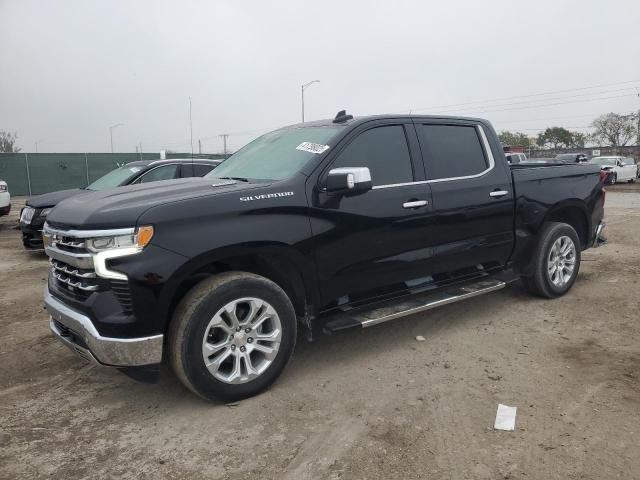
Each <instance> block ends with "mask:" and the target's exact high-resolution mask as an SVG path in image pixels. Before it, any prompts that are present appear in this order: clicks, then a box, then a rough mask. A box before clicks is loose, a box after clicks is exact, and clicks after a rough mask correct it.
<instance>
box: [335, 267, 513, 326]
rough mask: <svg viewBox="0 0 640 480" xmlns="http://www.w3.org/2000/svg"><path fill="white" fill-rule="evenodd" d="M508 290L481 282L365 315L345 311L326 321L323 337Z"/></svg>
mask: <svg viewBox="0 0 640 480" xmlns="http://www.w3.org/2000/svg"><path fill="white" fill-rule="evenodd" d="M506 286H507V283H506V282H504V281H502V280H497V279H492V280H482V281H479V282H476V283H472V284H468V285H465V286H462V287H452V288H450V289H445V290H442V291H437V292H426V293H420V294H416V295H412V296H409V297H405V298H404V299H402V300H400V301H395V302H387V303H384V304H382V305H380V306H379V307H377V308H374V309H371V310H365V311H353V312H351V311H344V312H340V313H338V314H337V315H334V317H333V318H332V319H331V320H329V321H328V322H327V323H326V324H325V325H324V327H323V330H324V332H325V333H328V334H332V333H338V332H340V331H343V330H348V329H351V328H357V327H360V328H366V327H371V326H373V325H377V324H379V323H383V322H388V321H390V320H395V319H396V318H400V317H405V316H407V315H413V314H414V313H420V312H424V311H426V310H431V309H432V308H437V307H441V306H443V305H448V304H450V303H455V302H459V301H461V300H466V299H467V298H472V297H477V296H478V295H483V294H485V293H490V292H495V291H496V290H501V289H503V288H504V287H506Z"/></svg>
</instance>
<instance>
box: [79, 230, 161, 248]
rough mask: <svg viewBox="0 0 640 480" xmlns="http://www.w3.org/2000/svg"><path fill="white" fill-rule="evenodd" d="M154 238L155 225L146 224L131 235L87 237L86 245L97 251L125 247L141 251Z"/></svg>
mask: <svg viewBox="0 0 640 480" xmlns="http://www.w3.org/2000/svg"><path fill="white" fill-rule="evenodd" d="M152 238H153V227H152V226H151V225H145V226H143V227H140V228H138V229H137V230H136V231H135V232H134V233H132V234H129V235H112V236H105V237H94V238H87V239H86V240H85V246H86V248H87V250H89V251H91V252H95V253H98V252H104V251H106V250H119V249H123V248H133V249H135V250H136V251H140V250H142V249H143V248H144V247H146V246H147V245H148V244H149V242H150V241H151V239H152Z"/></svg>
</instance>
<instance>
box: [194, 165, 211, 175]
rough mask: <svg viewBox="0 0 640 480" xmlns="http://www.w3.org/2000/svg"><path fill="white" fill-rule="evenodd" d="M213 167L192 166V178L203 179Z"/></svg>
mask: <svg viewBox="0 0 640 480" xmlns="http://www.w3.org/2000/svg"><path fill="white" fill-rule="evenodd" d="M213 167H214V165H204V164H200V165H198V164H194V165H193V176H194V177H204V176H205V175H206V174H207V173H209V172H210V171H211V170H213Z"/></svg>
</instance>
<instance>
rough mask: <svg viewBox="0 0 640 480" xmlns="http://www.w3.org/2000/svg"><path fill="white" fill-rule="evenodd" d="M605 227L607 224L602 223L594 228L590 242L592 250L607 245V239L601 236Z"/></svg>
mask: <svg viewBox="0 0 640 480" xmlns="http://www.w3.org/2000/svg"><path fill="white" fill-rule="evenodd" d="M606 226H607V224H606V223H604V222H602V221H601V222H600V223H598V226H597V227H596V231H595V233H594V234H593V240H592V241H591V245H592V246H593V247H594V248H597V247H601V246H602V245H604V244H605V243H607V239H606V238H605V237H604V235H602V232H603V231H604V228H605V227H606Z"/></svg>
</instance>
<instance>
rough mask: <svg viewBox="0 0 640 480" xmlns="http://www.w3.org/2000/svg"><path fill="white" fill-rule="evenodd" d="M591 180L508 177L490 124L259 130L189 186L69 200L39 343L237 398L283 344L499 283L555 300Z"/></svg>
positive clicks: (585, 168) (576, 248) (509, 169)
mask: <svg viewBox="0 0 640 480" xmlns="http://www.w3.org/2000/svg"><path fill="white" fill-rule="evenodd" d="M599 170H600V167H599V166H597V165H578V164H574V165H567V164H560V165H553V164H550V165H547V164H540V165H535V164H534V165H527V164H524V165H511V166H510V165H509V164H508V163H507V161H506V159H505V156H504V153H503V152H502V147H501V145H500V142H499V140H498V138H497V136H496V134H495V132H494V130H493V128H492V127H491V125H490V124H489V123H488V122H487V121H485V120H480V119H473V118H459V117H439V116H389V115H387V116H372V117H363V118H353V116H351V115H347V114H346V113H345V112H344V111H341V112H339V113H338V115H337V116H336V118H335V119H331V120H326V121H316V122H309V123H303V124H299V125H294V126H290V127H286V128H282V129H279V130H276V131H274V132H271V133H268V134H266V135H264V136H262V137H260V138H258V139H256V140H254V141H253V142H251V143H249V144H248V145H246V146H245V147H244V148H242V149H240V150H239V151H238V152H237V153H235V154H234V155H232V156H231V157H230V158H229V159H228V160H226V161H225V162H224V163H222V164H221V165H220V166H218V167H217V168H216V169H215V170H213V171H212V172H211V173H210V174H208V175H207V176H205V177H203V178H191V179H181V180H171V181H167V182H163V184H162V185H159V184H153V183H151V184H147V185H133V186H128V187H123V188H118V189H112V190H105V191H99V192H94V193H91V194H86V195H82V196H81V197H72V198H70V199H67V200H65V201H63V202H61V203H60V204H59V205H58V206H57V207H55V208H54V209H53V210H52V211H51V213H50V214H49V216H48V217H47V223H46V225H45V229H44V238H45V249H46V253H47V254H48V255H49V257H50V258H51V272H50V275H49V278H48V283H47V287H46V292H45V304H46V308H47V310H48V311H49V313H50V316H51V318H50V328H51V330H52V331H53V334H54V335H55V336H57V337H58V338H59V339H60V340H61V341H62V342H64V343H65V344H66V345H67V346H69V347H70V348H71V349H72V350H73V351H75V352H76V353H77V354H79V355H80V356H81V357H83V358H84V359H86V360H89V361H91V362H94V363H96V364H100V365H106V366H112V367H118V368H121V369H123V370H124V372H125V373H128V374H130V375H138V376H139V377H140V378H142V379H149V377H151V376H153V375H156V376H157V373H155V372H157V370H158V368H157V366H158V365H159V364H160V363H161V362H163V361H164V362H167V363H169V364H170V365H171V367H172V369H173V371H174V372H175V374H176V375H177V376H178V377H179V378H180V380H181V381H182V382H183V383H184V384H185V385H186V386H187V387H188V388H189V389H191V390H192V391H193V392H194V393H196V394H197V395H200V396H201V397H203V398H205V399H209V400H211V399H221V400H227V401H228V400H236V399H241V398H245V397H248V396H251V395H255V394H257V393H258V392H260V391H262V390H263V389H265V388H266V387H268V386H269V385H270V384H272V382H274V380H275V379H276V378H277V377H278V375H280V373H281V372H282V371H283V369H284V368H285V365H286V364H287V362H288V360H289V358H290V357H291V355H292V353H293V350H294V346H295V344H296V339H297V338H298V333H299V332H300V336H301V337H302V338H304V336H306V337H307V339H308V340H311V339H312V338H313V337H314V335H318V334H321V333H323V332H324V333H328V334H335V333H338V332H341V331H345V330H350V329H361V328H369V327H371V326H373V325H377V324H380V323H382V322H387V321H394V320H396V319H398V318H400V317H403V316H405V315H410V314H414V313H417V312H424V311H426V310H429V309H432V308H435V307H439V306H442V305H446V304H449V303H452V302H456V301H460V300H464V299H468V298H471V297H475V296H478V295H482V294H488V293H490V292H493V291H496V290H499V289H501V288H504V287H505V286H507V285H508V284H510V283H511V282H514V281H515V280H519V279H521V280H522V282H523V283H524V286H525V287H526V288H527V289H528V290H529V291H530V292H532V293H533V294H536V295H539V296H542V297H547V298H555V297H560V296H561V295H564V294H565V293H567V291H569V289H570V288H571V286H572V285H573V283H574V282H575V281H576V277H577V275H578V270H579V268H580V255H581V252H582V251H583V250H585V249H587V248H590V247H594V246H597V245H599V244H600V243H601V242H602V241H603V238H602V236H601V234H602V230H603V228H604V223H603V214H604V202H605V190H604V188H603V185H602V183H601V181H600V175H599Z"/></svg>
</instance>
